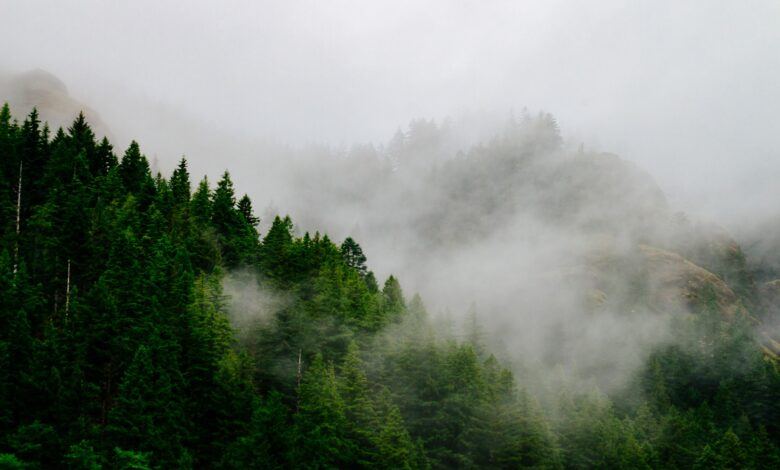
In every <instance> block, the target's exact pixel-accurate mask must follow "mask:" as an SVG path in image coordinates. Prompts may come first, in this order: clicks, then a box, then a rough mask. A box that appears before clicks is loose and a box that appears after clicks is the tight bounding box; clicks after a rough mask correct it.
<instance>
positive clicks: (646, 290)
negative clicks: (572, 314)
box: [581, 244, 743, 319]
mask: <svg viewBox="0 0 780 470" xmlns="http://www.w3.org/2000/svg"><path fill="white" fill-rule="evenodd" d="M587 265H588V268H587V269H582V270H581V273H582V274H583V275H585V274H587V280H586V281H585V282H587V285H589V286H591V289H590V290H588V291H587V292H586V305H590V306H592V307H594V310H600V309H611V310H613V311H626V312H635V311H653V312H657V313H669V314H686V313H702V314H707V313H710V312H716V313H717V314H719V315H721V316H722V317H723V318H724V319H731V318H733V317H734V316H735V315H738V314H740V312H742V311H743V309H742V303H741V301H740V299H739V297H738V296H737V295H736V294H735V293H734V291H733V290H732V289H731V288H730V287H729V285H728V284H727V283H726V282H724V281H723V279H721V278H720V277H719V276H717V275H716V274H714V273H712V272H711V271H708V270H707V269H705V268H703V267H701V266H699V265H697V264H694V263H693V262H691V261H690V260H688V259H686V258H685V257H683V256H681V255H680V254H678V253H675V252H672V251H667V250H664V249H661V248H657V247H653V246H650V245H642V244H640V245H638V246H636V247H634V248H632V249H629V250H623V251H615V250H611V249H606V248H604V249H601V250H598V251H597V252H594V253H593V254H592V255H591V256H590V257H589V259H588V261H587Z"/></svg>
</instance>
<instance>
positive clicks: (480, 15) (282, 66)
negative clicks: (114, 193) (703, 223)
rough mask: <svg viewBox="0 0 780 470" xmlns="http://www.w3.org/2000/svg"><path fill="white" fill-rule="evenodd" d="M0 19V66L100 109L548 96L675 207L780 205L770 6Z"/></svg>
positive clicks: (322, 111) (379, 123)
mask: <svg viewBox="0 0 780 470" xmlns="http://www.w3.org/2000/svg"><path fill="white" fill-rule="evenodd" d="M0 18H2V23H3V27H2V28H0V68H2V69H11V70H26V69H31V68H42V69H45V70H48V71H50V72H52V73H53V74H55V75H57V76H58V77H60V78H61V79H62V80H63V81H64V82H65V83H66V84H67V86H68V87H69V89H70V91H71V93H72V94H73V95H74V96H76V97H78V98H80V99H82V100H83V101H85V102H87V103H88V104H89V105H90V106H91V107H93V108H94V109H96V110H97V111H98V112H100V113H103V114H109V115H111V114H113V115H119V114H121V109H117V108H118V107H119V106H128V102H129V103H132V101H133V99H130V100H128V99H125V100H124V101H122V100H118V99H116V100H115V99H114V98H117V97H119V96H125V97H127V96H130V97H136V98H137V97H142V99H144V100H148V101H149V102H152V103H161V104H163V105H165V106H168V107H170V108H172V109H176V110H179V111H181V112H182V113H184V114H185V115H187V116H190V117H192V118H193V119H195V120H200V121H205V122H208V123H211V125H213V126H215V128H218V129H219V128H221V130H224V131H228V132H232V133H236V134H243V135H251V136H261V137H269V136H270V137H273V138H277V139H281V140H284V141H288V142H293V143H296V142H303V141H327V142H331V143H336V144H338V143H345V142H347V143H348V142H353V141H364V140H373V141H383V140H386V139H387V138H389V137H390V136H391V135H392V133H393V132H394V130H395V129H396V128H397V127H398V126H399V125H404V124H405V123H407V122H408V121H409V120H410V119H411V118H413V117H437V118H441V117H443V116H445V115H453V114H458V113H460V112H462V111H464V110H480V111H490V112H499V113H506V114H508V113H509V111H510V110H511V109H519V108H522V107H523V106H528V107H529V108H531V109H540V108H542V109H545V110H548V111H550V112H552V113H553V114H554V115H555V116H557V117H558V119H559V121H560V123H561V126H562V128H563V131H564V134H565V135H566V136H569V137H570V138H572V139H575V140H582V141H584V142H585V143H586V146H590V147H595V148H598V149H601V150H608V151H613V152H615V153H619V154H621V155H622V156H624V157H625V158H628V159H631V160H634V161H636V162H638V163H639V164H640V165H642V166H643V167H644V168H646V169H647V170H648V171H650V173H652V174H653V175H654V176H656V177H657V178H658V179H659V181H660V182H661V184H662V185H663V187H664V188H665V189H666V190H667V192H668V193H669V194H670V196H671V197H672V199H673V200H675V201H678V202H679V204H680V206H681V207H682V208H690V209H693V210H699V211H702V212H705V213H708V214H714V215H716V216H718V215H722V216H723V217H725V218H734V217H737V215H740V214H741V215H743V216H744V215H746V214H749V213H755V214H766V212H764V211H766V210H769V211H772V210H774V211H775V212H774V214H778V212H780V211H778V210H777V209H774V206H775V201H777V199H778V198H777V197H776V196H777V195H778V194H777V193H778V189H780V185H779V184H777V183H776V182H777V181H778V179H779V178H780V150H779V149H780V146H779V145H778V144H780V142H778V141H779V140H780V118H778V115H777V113H778V104H780V2H778V1H776V0H765V1H760V0H756V1H751V0H743V1H714V0H702V1H684V0H676V1H662V0H652V1H632V2H625V1H614V0H600V1H598V2H579V1H560V0H553V1H550V0H531V1H490V0H482V1H438V0H437V1H419V0H417V1H406V0H395V1H392V2H385V1H352V2H349V1H278V2H266V1H210V2H205V1H201V2H197V1H189V2H183V1H182V2H171V1H137V0H136V1H125V2H120V1H107V0H103V1H97V0H93V1H67V2H63V1H34V0H26V1H21V0H17V1H11V0H0ZM120 103H121V105H120ZM112 107H113V108H112ZM111 124H112V125H116V124H115V123H111ZM138 138H139V139H140V141H141V142H142V143H143V140H144V138H143V136H138ZM171 138H176V136H171ZM183 145H185V144H183ZM184 151H185V149H182V152H184ZM222 158H223V160H224V161H225V166H227V167H231V164H230V163H231V162H230V156H229V155H226V156H222ZM237 164H238V163H237ZM719 211H720V212H722V213H723V214H718V212H719ZM750 211H753V212H750Z"/></svg>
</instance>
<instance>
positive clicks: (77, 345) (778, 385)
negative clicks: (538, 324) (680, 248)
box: [0, 106, 780, 469]
mask: <svg viewBox="0 0 780 470" xmlns="http://www.w3.org/2000/svg"><path fill="white" fill-rule="evenodd" d="M193 187H194V190H193ZM0 191H2V193H1V194H0V221H2V227H1V228H0V299H2V303H1V304H0V468H73V469H81V468H84V469H87V468H88V469H97V468H120V469H144V468H236V469H238V468H290V467H294V468H359V467H376V468H415V469H416V468H519V467H535V468H707V469H715V468H777V467H779V466H780V449H778V443H779V442H780V374H779V373H778V370H777V363H776V361H775V359H774V358H773V356H772V355H771V354H769V353H768V352H767V351H765V350H764V349H762V347H761V344H760V343H759V341H757V340H756V334H755V331H754V330H755V328H756V325H757V322H758V320H757V319H756V318H758V317H759V316H760V315H759V312H751V311H750V310H749V309H750V306H751V305H752V304H751V303H750V302H749V301H748V300H749V299H748V298H747V297H749V295H750V293H749V292H747V293H745V294H744V296H745V302H744V305H745V306H746V307H744V308H742V309H741V310H740V311H739V312H737V313H735V314H733V315H729V316H725V315H722V314H721V313H720V312H719V311H718V305H717V298H716V296H715V293H714V292H710V293H709V294H708V293H707V292H705V293H704V294H703V295H704V297H703V308H702V309H701V310H700V311H698V312H697V313H696V314H690V315H680V316H678V317H676V318H675V320H674V321H675V324H674V328H673V331H674V332H675V333H674V338H671V339H670V340H668V341H665V342H663V343H660V344H659V345H657V347H656V348H655V349H654V351H653V352H652V354H650V356H649V358H647V360H646V361H645V363H644V364H643V365H642V367H640V368H639V369H638V370H636V371H634V372H633V373H632V376H631V379H630V380H629V381H628V383H626V384H624V385H623V386H622V387H620V388H618V389H610V390H609V391H604V390H600V389H599V388H598V387H597V386H596V385H593V386H591V387H587V388H584V387H582V386H581V382H579V381H578V382H577V383H574V382H572V381H571V380H569V379H568V378H567V377H566V375H565V373H563V372H562V371H561V370H560V369H556V368H555V367H554V364H553V365H552V366H551V367H549V369H545V370H543V371H541V370H538V369H535V368H533V367H529V368H523V367H516V364H514V363H511V361H509V360H507V359H506V358H504V357H502V356H501V354H498V353H497V352H496V351H492V350H491V346H490V345H489V342H488V341H487V339H486V338H485V336H486V334H485V332H484V329H483V328H482V326H481V324H480V318H479V316H478V315H477V314H476V313H475V312H472V314H471V315H469V316H468V318H467V320H466V322H465V324H464V325H452V324H450V323H451V322H450V321H449V320H447V319H444V320H441V319H439V318H437V317H435V316H431V315H429V314H428V312H427V311H426V308H425V306H424V304H423V300H422V299H421V298H420V297H419V296H418V295H405V293H404V292H403V291H402V288H401V283H400V282H399V280H398V279H397V278H396V277H394V276H389V277H388V278H387V279H386V280H384V281H381V280H377V279H376V277H375V276H374V274H373V273H372V272H371V271H370V270H369V269H368V267H367V264H366V263H367V259H366V255H365V254H364V253H363V250H362V249H361V247H360V245H359V243H358V242H357V241H355V240H353V239H352V238H349V237H348V238H346V239H345V240H344V241H343V242H340V243H339V242H336V241H334V240H331V239H330V238H329V237H328V236H327V235H324V234H320V233H314V234H311V233H303V234H300V233H298V232H297V230H296V229H295V227H294V226H293V222H292V221H291V220H290V218H289V217H276V218H274V220H273V222H272V223H271V224H268V225H269V227H270V228H269V229H268V230H267V231H266V232H265V233H259V232H258V229H257V227H258V222H259V220H258V218H257V216H256V215H255V213H254V211H253V205H252V202H251V201H250V199H249V198H248V197H247V196H243V197H238V196H237V194H236V192H235V189H234V186H233V183H232V181H231V178H230V175H229V173H227V172H225V173H224V175H223V176H222V177H221V179H220V180H219V181H217V183H216V185H215V186H212V185H211V184H210V183H209V181H208V180H207V179H206V178H203V179H202V180H201V181H200V182H199V183H198V184H192V182H191V180H190V175H189V172H188V169H187V162H186V161H185V160H184V159H182V160H181V163H180V164H179V166H178V167H177V168H176V169H175V171H173V173H172V174H171V175H170V177H167V178H166V177H164V176H163V175H160V174H157V175H153V174H152V172H151V170H150V165H149V162H148V161H147V159H146V157H145V156H144V155H143V154H142V153H141V149H140V147H139V145H138V144H136V143H135V142H134V143H132V144H131V145H130V146H129V148H127V150H125V151H124V152H123V154H122V155H121V158H120V156H118V155H117V152H115V150H114V149H113V147H112V146H111V144H110V142H109V141H108V140H106V139H102V140H99V139H98V138H97V137H96V136H95V134H94V132H93V131H92V129H91V128H90V126H89V124H88V123H87V122H86V120H85V118H84V117H83V115H80V116H79V117H78V118H77V119H76V120H75V121H74V122H73V124H72V125H71V126H70V127H69V128H68V129H67V130H63V129H58V130H57V131H56V132H53V133H52V132H51V131H50V130H49V129H48V127H47V126H46V125H45V124H43V123H41V122H40V121H39V118H38V115H37V113H36V112H35V111H33V112H32V113H31V114H29V115H28V116H27V117H26V118H25V119H24V120H23V122H21V123H19V122H18V121H17V120H14V119H13V117H12V115H11V112H10V110H9V108H8V106H5V107H3V108H2V111H0ZM431 223H433V222H431ZM483 229H485V227H476V228H475V231H477V232H479V231H481V230H483ZM236 272H241V273H249V274H250V276H249V277H250V278H251V279H256V282H257V283H259V284H260V285H261V286H262V287H263V289H265V290H268V291H272V292H275V293H277V295H279V296H281V297H283V298H284V299H285V302H283V303H282V304H281V306H280V307H279V308H277V309H275V310H274V312H273V315H272V316H271V318H266V319H264V320H263V321H256V322H250V323H249V324H247V323H246V322H244V323H243V324H242V331H240V332H239V331H237V329H236V326H235V323H232V322H231V312H230V308H229V299H228V298H227V295H226V294H225V293H224V291H223V282H224V280H225V278H226V277H227V276H229V275H230V274H231V273H236ZM547 365H548V366H550V364H547ZM542 374H543V375H545V376H547V377H553V376H554V377H555V378H554V379H549V378H548V379H545V380H542V379H540V378H539V377H540V375H542Z"/></svg>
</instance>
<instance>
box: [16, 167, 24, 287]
mask: <svg viewBox="0 0 780 470" xmlns="http://www.w3.org/2000/svg"><path fill="white" fill-rule="evenodd" d="M22 165H23V164H22V162H19V184H18V185H17V186H16V240H15V243H14V277H16V271H17V269H18V268H19V230H20V228H21V222H22V169H23V166H22Z"/></svg>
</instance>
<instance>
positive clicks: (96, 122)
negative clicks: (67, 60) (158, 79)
mask: <svg viewBox="0 0 780 470" xmlns="http://www.w3.org/2000/svg"><path fill="white" fill-rule="evenodd" d="M2 102H8V104H9V106H10V107H11V110H12V111H13V113H14V114H15V115H17V116H23V115H26V114H28V113H29V112H30V111H31V110H32V109H33V108H36V109H37V110H38V114H39V116H40V119H41V121H45V122H48V123H49V127H51V128H52V130H56V129H57V128H58V127H63V128H67V127H68V126H70V124H71V123H72V122H73V119H74V118H75V117H76V116H77V115H78V113H79V112H83V113H84V115H85V116H86V118H87V121H88V122H89V124H90V126H91V127H92V129H93V130H94V131H95V134H96V135H97V136H98V137H102V136H107V137H109V139H110V138H111V134H110V132H109V130H108V127H107V126H106V125H105V124H104V123H103V121H102V120H101V119H100V116H99V115H98V114H97V113H96V112H95V111H94V110H93V109H91V108H90V107H89V106H87V105H85V104H84V103H82V102H80V101H78V100H77V99H75V98H73V97H72V96H71V95H70V93H69V92H68V88H67V87H66V86H65V84H64V83H62V81H61V80H60V79H59V78H57V77H55V76H54V75H52V74H50V73H49V72H46V71H44V70H40V69H38V70H31V71H28V72H24V73H20V74H10V75H4V76H3V75H0V103H2Z"/></svg>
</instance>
